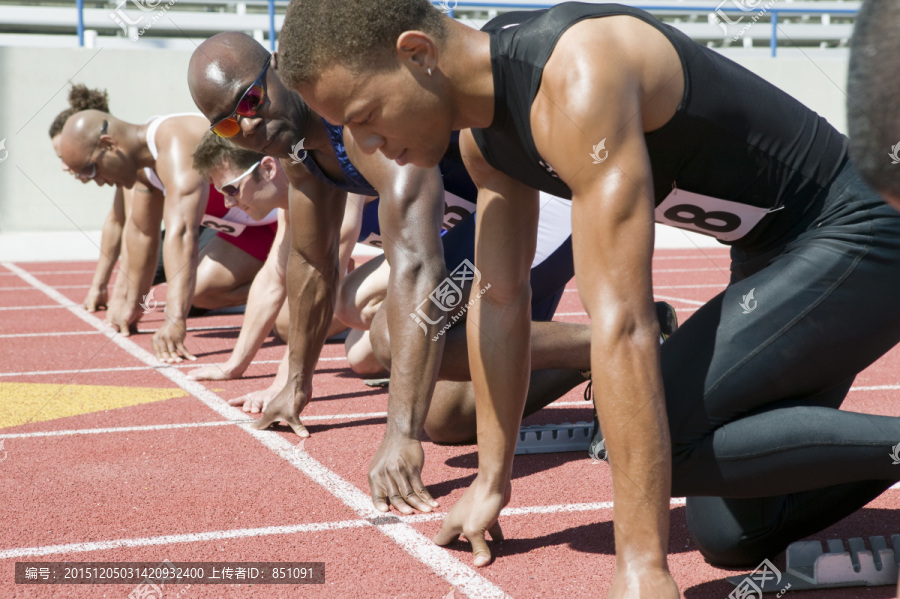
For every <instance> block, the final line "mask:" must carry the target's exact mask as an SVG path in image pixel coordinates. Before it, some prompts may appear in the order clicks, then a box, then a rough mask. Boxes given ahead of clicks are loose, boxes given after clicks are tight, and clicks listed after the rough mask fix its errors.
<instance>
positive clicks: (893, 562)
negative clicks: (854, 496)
mask: <svg viewBox="0 0 900 599" xmlns="http://www.w3.org/2000/svg"><path fill="white" fill-rule="evenodd" d="M827 544H828V550H827V551H825V550H823V549H822V543H821V542H820V541H798V542H796V543H791V545H790V546H788V548H787V553H786V557H787V559H786V565H785V572H784V574H783V575H782V576H781V577H780V578H778V577H777V576H774V575H770V576H768V577H762V578H760V577H754V576H753V573H751V574H749V575H748V576H729V577H728V582H730V583H732V584H733V585H735V586H738V587H740V586H741V585H742V584H746V582H747V580H748V579H754V580H755V581H756V584H755V586H756V587H757V588H758V589H759V590H760V591H762V592H763V593H776V592H779V591H782V590H783V589H784V588H785V586H786V585H790V590H792V591H794V590H804V589H828V588H839V587H853V586H870V587H871V586H881V585H893V584H896V583H897V574H898V564H900V534H896V535H892V536H891V545H892V547H893V548H891V547H888V544H887V541H886V540H885V538H884V537H869V546H870V549H867V548H866V544H865V541H864V540H863V539H862V538H859V537H854V538H851V539H850V540H849V541H848V544H849V551H848V550H847V549H846V548H845V547H844V542H843V541H842V540H840V539H831V540H829V541H828V543H827ZM769 565H771V564H769ZM773 574H778V572H777V570H776V571H775V572H774V573H773Z"/></svg>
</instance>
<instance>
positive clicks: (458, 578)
mask: <svg viewBox="0 0 900 599" xmlns="http://www.w3.org/2000/svg"><path fill="white" fill-rule="evenodd" d="M2 266H4V267H5V268H7V269H9V270H10V271H12V272H16V273H18V275H19V277H20V278H21V279H22V280H24V281H25V282H26V283H28V284H29V285H33V286H34V287H35V288H37V289H40V290H41V291H43V292H44V293H45V294H46V295H48V296H49V297H50V298H52V299H53V300H54V301H56V302H58V303H59V304H61V305H62V306H64V307H66V308H68V310H69V312H71V313H72V314H73V315H75V316H76V317H78V318H80V319H81V320H83V321H85V322H87V323H88V324H90V325H91V326H93V327H95V328H97V329H98V330H101V331H103V332H104V334H106V336H107V337H109V338H110V340H111V341H112V342H113V343H115V344H116V345H118V346H119V347H120V348H122V349H123V350H125V351H126V352H127V353H129V354H130V355H131V356H132V357H134V358H136V359H138V360H140V361H141V362H144V363H145V364H147V365H148V366H151V365H153V364H155V363H156V358H155V357H154V356H153V355H152V354H151V353H150V352H148V351H146V350H144V349H143V348H141V347H140V346H138V345H137V344H136V343H134V342H133V341H131V340H130V339H128V338H127V337H122V336H121V335H119V334H118V333H116V332H115V331H113V330H112V328H111V327H109V326H107V325H106V324H105V323H103V322H101V321H100V320H99V319H97V318H95V317H93V316H91V315H90V313H88V312H85V311H84V309H83V308H82V307H81V306H79V305H77V304H76V303H75V302H73V301H72V300H70V299H69V298H67V297H66V296H64V295H63V294H61V293H59V292H58V291H56V290H55V289H53V288H52V287H50V286H49V285H46V284H44V283H42V282H41V281H39V280H38V279H36V278H35V277H33V276H32V275H30V274H29V273H28V272H26V271H25V270H23V269H21V268H19V267H18V266H16V265H15V264H11V263H3V264H2ZM160 373H161V374H162V375H163V376H165V377H166V378H168V379H169V380H171V381H172V382H174V383H175V384H176V385H178V386H179V387H181V388H182V389H184V390H185V391H187V392H188V393H190V394H191V395H193V396H195V397H196V398H197V399H199V400H200V401H202V402H203V403H204V404H206V405H207V406H208V407H209V408H210V409H212V410H213V411H215V412H216V413H218V414H219V415H221V416H223V417H224V418H226V419H228V420H245V419H246V415H245V414H244V413H243V412H242V411H241V410H239V409H237V408H234V407H231V406H229V405H228V404H227V403H225V401H224V400H222V398H220V397H219V396H218V395H216V394H215V393H213V392H212V391H210V390H208V389H207V388H206V387H204V386H203V385H201V384H200V383H198V382H196V381H192V380H191V379H189V378H188V377H187V375H186V374H184V373H183V372H180V371H178V370H175V369H167V370H160ZM241 430H243V431H244V432H246V433H247V434H249V435H251V436H252V437H253V438H254V439H256V440H257V441H259V442H260V443H261V444H263V445H264V446H266V447H267V448H269V449H270V450H271V451H273V452H274V453H275V454H277V455H278V456H280V457H281V458H283V459H284V460H286V461H288V462H290V463H291V465H293V466H294V467H295V468H297V469H298V470H300V471H301V472H303V473H304V474H305V475H307V476H308V477H309V478H311V479H312V480H313V481H315V482H316V483H318V484H319V485H321V486H322V487H323V488H325V489H326V490H327V491H328V492H330V493H331V494H332V495H334V496H335V497H337V498H338V499H340V500H341V501H342V502H343V503H344V504H345V505H347V506H348V507H350V508H351V509H352V510H354V511H355V512H356V513H357V514H359V515H360V516H362V517H363V518H366V519H371V524H372V526H375V527H376V528H377V529H378V530H379V531H381V532H382V534H384V535H385V536H387V537H390V538H391V539H392V540H393V541H394V542H395V543H397V544H398V545H399V546H400V547H401V548H402V549H403V550H404V551H406V552H407V553H409V554H410V555H412V556H413V557H414V558H416V559H417V560H419V561H420V562H422V563H424V564H425V565H427V566H428V567H429V568H431V569H432V570H433V571H434V572H435V573H436V574H437V575H438V576H440V577H441V578H443V579H444V580H446V581H447V582H449V583H450V584H451V585H452V586H453V587H455V588H457V589H459V590H460V591H461V592H463V593H464V594H466V595H469V596H476V597H488V598H490V597H498V598H499V597H504V598H505V597H508V595H507V594H506V593H504V592H503V590H502V589H500V588H499V587H498V586H496V585H494V584H493V583H492V582H491V581H489V580H488V579H487V578H485V577H484V576H482V575H481V574H479V573H478V572H477V571H475V569H474V568H472V567H470V566H468V565H466V564H464V563H463V562H461V561H460V560H458V559H457V558H456V557H454V556H453V555H452V554H451V553H450V552H449V551H447V550H446V549H444V548H442V547H439V546H437V545H435V544H434V543H433V542H432V541H431V539H429V538H427V537H426V536H424V535H423V534H421V533H420V532H419V531H417V530H416V529H415V528H413V527H412V526H410V525H408V524H406V523H403V522H402V521H398V520H395V519H394V518H385V515H384V514H383V513H382V512H379V511H378V510H376V509H375V507H374V506H373V505H372V499H371V498H370V497H369V495H368V494H366V493H363V492H362V491H360V490H359V489H357V488H356V487H355V486H353V485H352V484H350V483H349V482H348V481H346V480H344V479H343V478H341V477H340V476H338V475H337V474H336V473H335V472H332V471H331V470H329V469H328V468H326V467H325V466H324V465H322V464H321V463H320V462H319V461H317V460H315V459H313V458H312V457H311V456H310V455H309V454H308V453H307V452H305V451H303V450H302V449H300V448H299V447H298V446H295V445H293V444H291V443H290V442H289V441H288V440H287V439H285V438H284V437H282V436H280V435H278V434H277V433H274V432H272V431H258V430H256V429H253V428H249V427H241Z"/></svg>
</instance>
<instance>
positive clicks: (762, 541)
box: [685, 497, 784, 568]
mask: <svg viewBox="0 0 900 599" xmlns="http://www.w3.org/2000/svg"><path fill="white" fill-rule="evenodd" d="M727 502H728V500H725V499H722V498H720V497H690V498H688V503H687V505H686V507H685V510H686V516H687V524H688V529H689V530H690V533H691V537H692V538H693V540H694V543H696V545H697V549H698V550H699V551H700V553H701V555H703V557H704V558H705V559H706V561H708V562H709V563H710V564H712V565H714V566H716V567H719V568H744V567H746V568H753V567H755V566H757V565H759V563H760V562H761V561H762V560H764V559H767V558H772V557H774V556H775V555H776V554H777V553H779V552H781V550H782V549H784V547H783V546H778V545H777V544H776V542H777V541H776V539H775V535H773V534H772V533H773V532H775V531H768V532H767V531H766V527H765V525H764V524H763V522H762V520H760V522H756V523H755V525H754V526H750V527H748V526H747V523H746V522H744V523H743V524H742V523H741V522H740V521H739V519H738V518H736V517H735V514H732V513H730V512H729V510H728V508H727ZM748 503H749V502H748ZM738 512H741V510H738ZM742 516H746V515H745V514H742ZM762 517H763V515H762V514H760V518H762ZM757 524H758V525H760V526H761V528H757V527H756V525H757Z"/></svg>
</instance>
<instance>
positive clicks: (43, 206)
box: [0, 47, 197, 233]
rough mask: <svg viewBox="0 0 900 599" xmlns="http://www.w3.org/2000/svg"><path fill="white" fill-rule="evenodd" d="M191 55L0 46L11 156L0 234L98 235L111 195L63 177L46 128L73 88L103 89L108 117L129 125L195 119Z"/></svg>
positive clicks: (1, 115)
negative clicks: (174, 117) (170, 117)
mask: <svg viewBox="0 0 900 599" xmlns="http://www.w3.org/2000/svg"><path fill="white" fill-rule="evenodd" d="M190 55H191V53H190V52H189V51H176V50H111V49H102V48H95V49H80V48H74V49H56V48H53V49H49V48H43V49H41V48H14V47H0V90H2V93H0V140H2V139H4V138H5V139H6V150H7V151H8V152H9V156H8V158H7V159H6V160H5V161H4V162H2V163H0V233H5V232H10V231H69V230H77V229H83V230H96V229H99V228H100V225H101V223H102V221H103V218H104V217H105V216H106V213H107V212H108V211H109V207H110V203H111V200H112V195H113V192H112V188H110V187H106V188H98V187H97V186H96V185H94V184H93V183H90V184H87V185H85V184H83V183H81V182H79V181H77V180H76V179H75V178H74V177H72V176H71V175H68V174H66V173H64V172H63V171H62V170H61V168H60V166H61V163H60V161H59V159H58V158H57V157H56V155H55V154H54V153H53V148H52V147H51V146H50V138H49V136H48V134H47V130H48V129H49V127H50V123H51V122H52V121H53V119H54V118H55V117H56V115H57V114H59V112H60V111H62V110H64V109H65V108H67V107H68V101H67V97H68V93H69V88H70V87H71V83H72V82H74V83H84V84H86V85H88V86H89V87H98V88H105V89H107V90H108V91H109V104H110V109H111V112H112V113H113V114H115V115H116V117H118V118H121V119H123V120H126V121H129V122H143V121H145V120H147V118H148V117H150V116H153V115H156V114H166V113H172V112H188V111H189V112H197V109H196V107H195V106H194V103H193V101H192V100H191V97H190V94H189V93H188V89H187V82H186V73H187V63H188V60H189V59H190ZM98 133H99V132H98ZM2 157H3V153H2V152H0V158H2Z"/></svg>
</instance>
